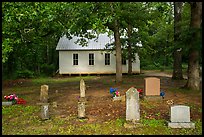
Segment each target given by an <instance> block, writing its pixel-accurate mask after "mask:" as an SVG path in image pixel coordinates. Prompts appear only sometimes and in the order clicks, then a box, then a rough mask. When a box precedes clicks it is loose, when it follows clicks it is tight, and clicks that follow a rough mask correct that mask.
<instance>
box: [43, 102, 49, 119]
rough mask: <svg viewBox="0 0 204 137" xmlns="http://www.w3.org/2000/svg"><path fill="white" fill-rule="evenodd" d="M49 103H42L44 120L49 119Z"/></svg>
mask: <svg viewBox="0 0 204 137" xmlns="http://www.w3.org/2000/svg"><path fill="white" fill-rule="evenodd" d="M48 107H49V104H48V103H43V104H42V105H41V118H42V119H43V120H47V119H49V110H48Z"/></svg>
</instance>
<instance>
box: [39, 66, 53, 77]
mask: <svg viewBox="0 0 204 137" xmlns="http://www.w3.org/2000/svg"><path fill="white" fill-rule="evenodd" d="M54 71H55V66H54V65H53V64H50V65H49V64H42V65H41V72H42V73H43V74H45V75H47V76H50V75H52V74H53V72H54Z"/></svg>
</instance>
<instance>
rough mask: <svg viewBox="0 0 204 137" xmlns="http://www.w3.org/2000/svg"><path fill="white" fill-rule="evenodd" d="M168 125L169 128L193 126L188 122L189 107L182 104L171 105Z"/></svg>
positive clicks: (193, 126)
mask: <svg viewBox="0 0 204 137" xmlns="http://www.w3.org/2000/svg"><path fill="white" fill-rule="evenodd" d="M170 121H171V122H169V123H168V126H169V127H171V128H195V123H192V122H190V107H189V106H184V105H174V106H171V118H170Z"/></svg>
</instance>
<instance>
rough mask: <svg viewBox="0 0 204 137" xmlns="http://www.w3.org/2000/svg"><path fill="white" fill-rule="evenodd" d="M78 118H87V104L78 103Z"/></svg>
mask: <svg viewBox="0 0 204 137" xmlns="http://www.w3.org/2000/svg"><path fill="white" fill-rule="evenodd" d="M78 118H85V102H82V101H81V102H78Z"/></svg>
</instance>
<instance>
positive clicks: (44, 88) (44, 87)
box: [40, 85, 48, 103]
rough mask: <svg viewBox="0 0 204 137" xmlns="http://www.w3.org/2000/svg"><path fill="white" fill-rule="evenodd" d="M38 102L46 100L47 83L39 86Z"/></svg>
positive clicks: (45, 101)
mask: <svg viewBox="0 0 204 137" xmlns="http://www.w3.org/2000/svg"><path fill="white" fill-rule="evenodd" d="M40 102H42V103H47V102H48V85H42V86H41V92H40Z"/></svg>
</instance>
